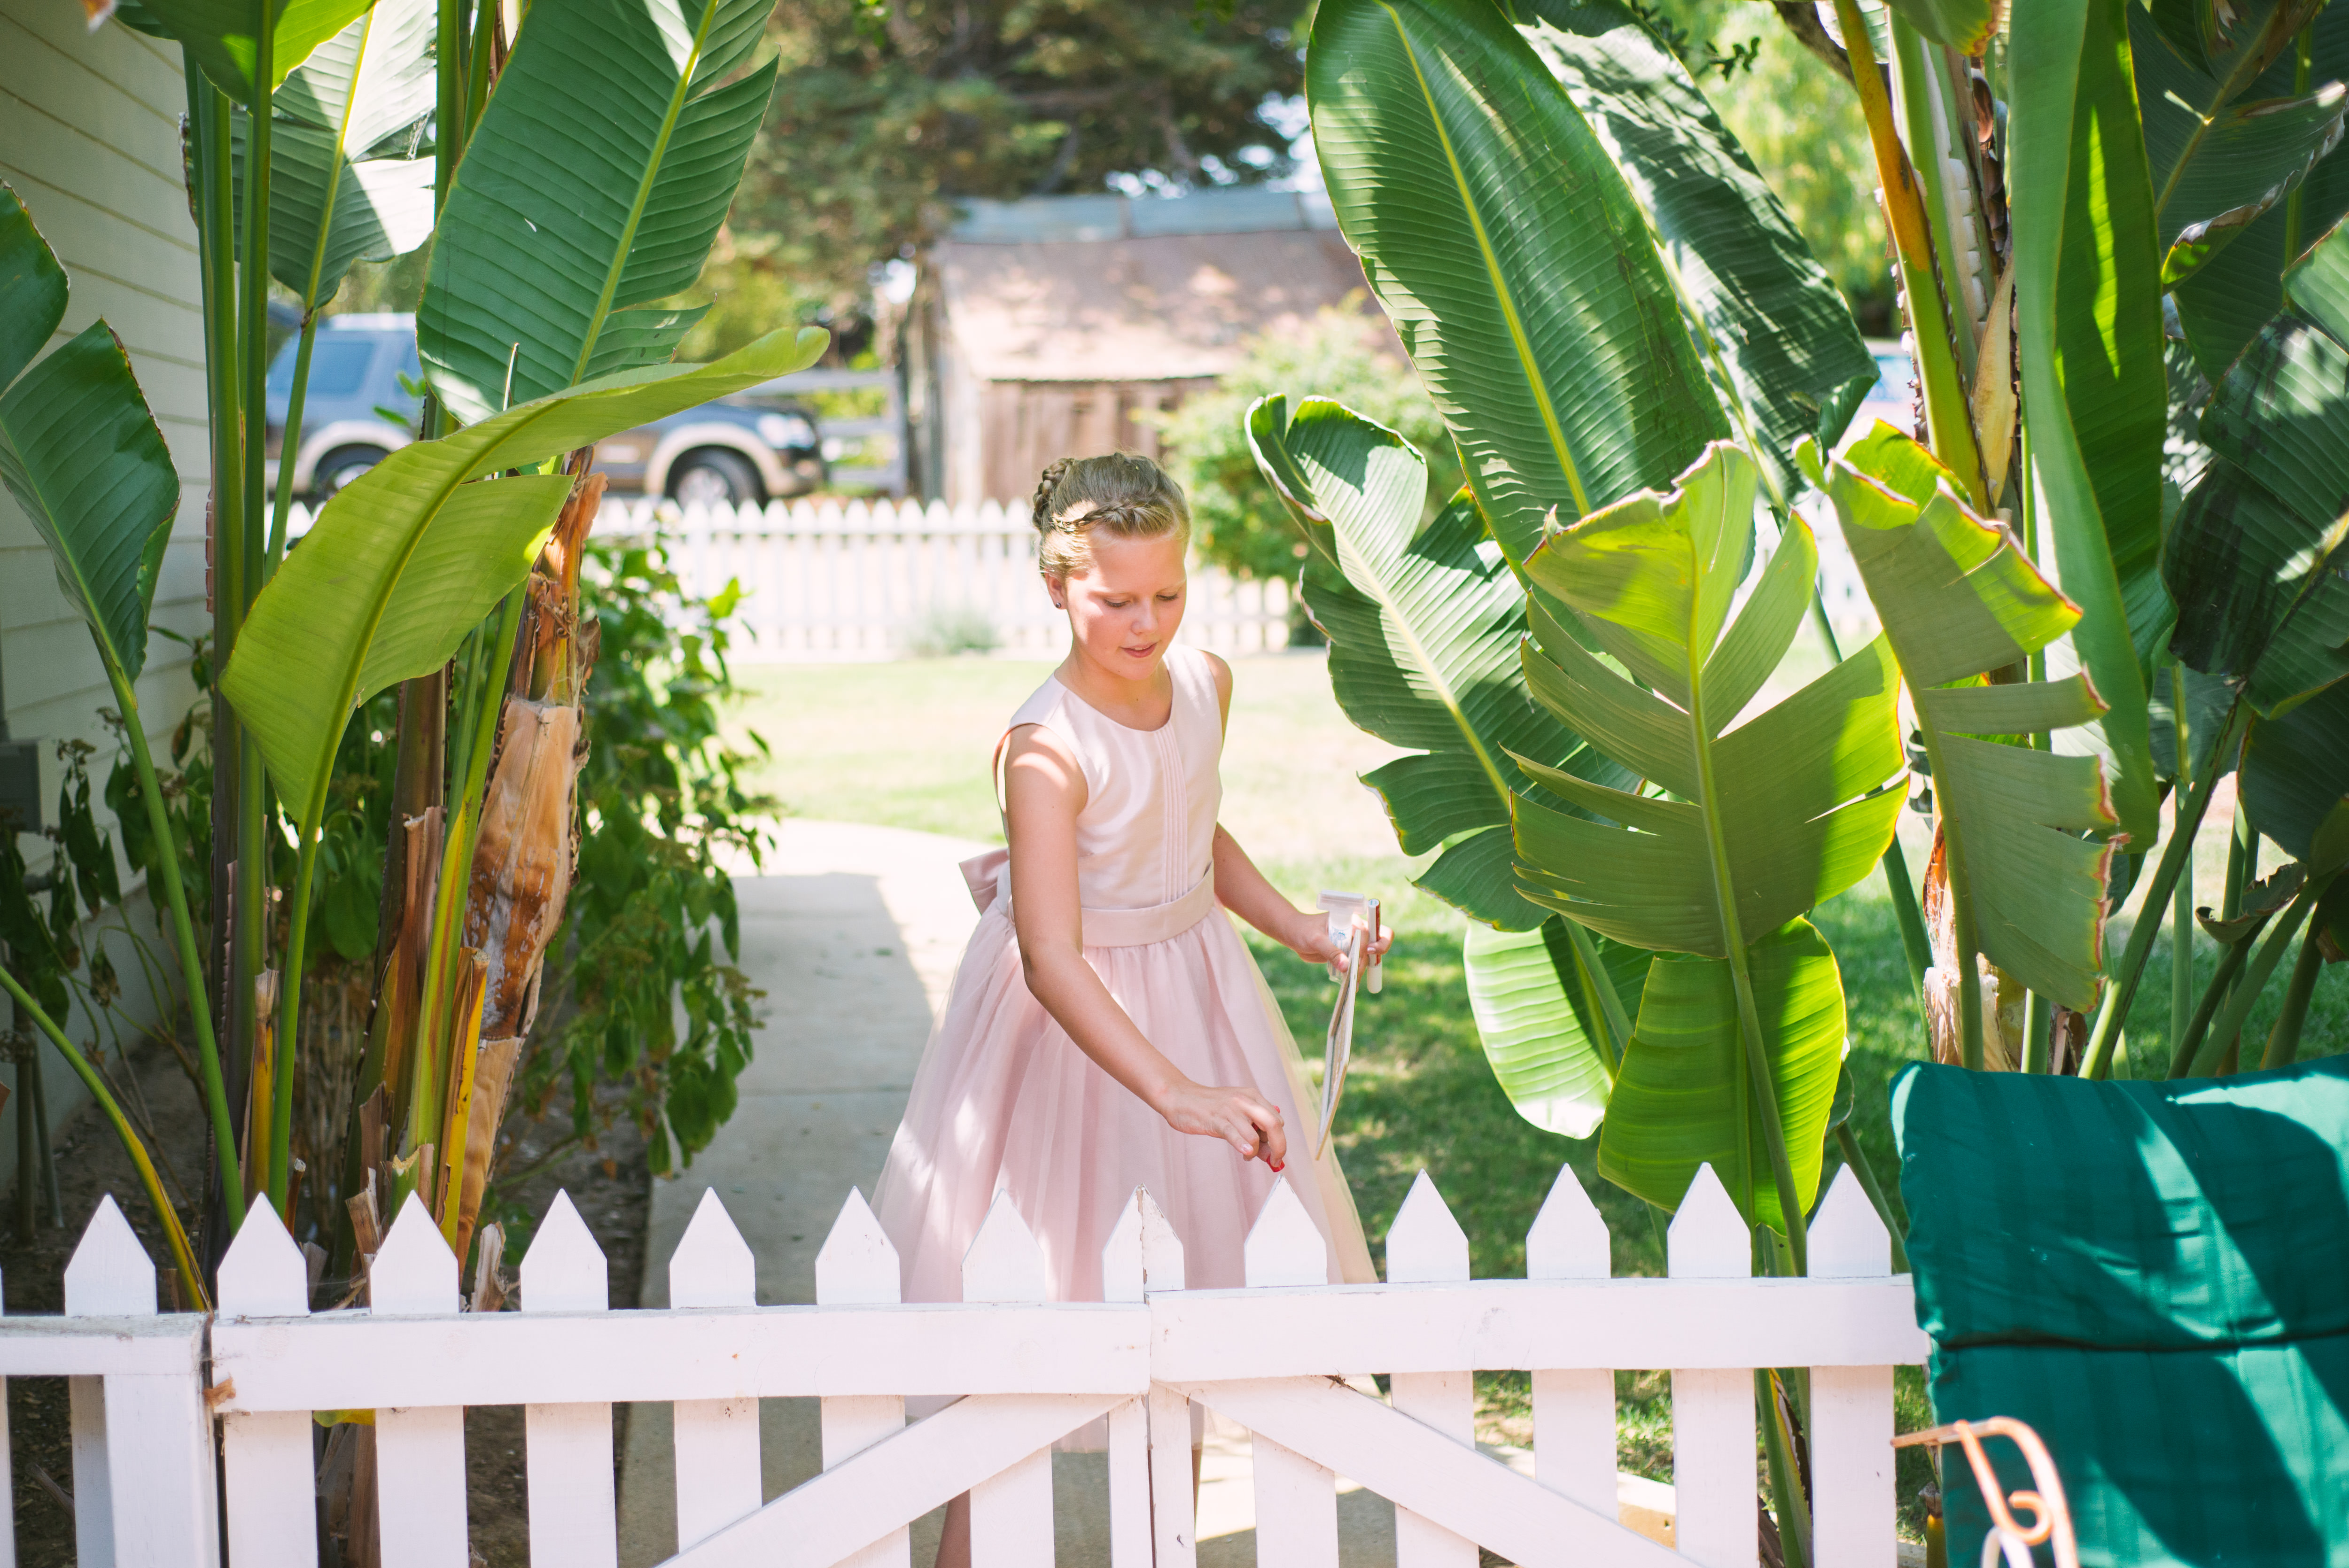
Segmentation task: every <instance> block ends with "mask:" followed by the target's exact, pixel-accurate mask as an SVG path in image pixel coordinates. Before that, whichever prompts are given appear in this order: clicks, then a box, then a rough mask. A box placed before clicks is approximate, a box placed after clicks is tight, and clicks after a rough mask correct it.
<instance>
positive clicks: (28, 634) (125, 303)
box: [0, 0, 210, 1184]
mask: <svg viewBox="0 0 2349 1568" xmlns="http://www.w3.org/2000/svg"><path fill="white" fill-rule="evenodd" d="M186 108H187V88H186V85H185V81H184V78H183V77H182V76H181V55H180V48H179V46H178V45H176V44H171V43H166V42H164V41H163V40H161V39H159V38H150V37H148V36H145V35H143V34H140V33H134V32H132V31H131V30H129V28H127V27H123V26H118V25H116V24H113V23H109V24H107V25H105V26H102V27H100V28H99V29H98V31H97V32H95V33H92V32H89V31H88V29H87V28H86V27H85V26H83V20H82V9H81V7H80V6H79V5H75V4H73V3H72V0H0V179H5V181H7V182H8V183H9V184H10V185H12V186H13V187H15V188H16V194H17V195H18V197H19V198H21V199H22V200H23V201H24V203H25V205H26V209H27V210H28V211H30V212H31V213H32V215H33V222H35V223H36V224H37V225H38V226H39V228H40V230H41V232H42V234H43V235H44V236H45V237H46V238H47V240H48V242H49V245H50V247H51V248H52V249H53V250H55V251H56V252H57V256H58V259H59V260H60V261H62V262H63V263H65V268H66V273H67V277H68V279H69V280H70V282H71V284H72V287H73V296H72V301H71V304H69V305H68V306H67V311H66V318H65V323H64V325H63V327H62V328H61V330H60V332H59V334H58V336H57V339H56V341H57V342H59V343H61V342H63V341H64V340H65V339H66V338H67V337H69V336H71V335H73V334H75V333H77V332H79V331H80V330H81V329H82V328H83V327H85V326H87V325H89V323H90V321H91V319H92V318H93V317H96V316H99V315H103V316H105V317H106V319H107V321H108V322H109V323H110V324H111V325H112V326H113V327H114V330H115V331H116V333H117V334H119V335H120V336H121V338H122V341H123V343H124V344H125V345H126V346H128V347H129V351H130V362H131V365H132V366H133V368H134V369H135V370H136V371H137V372H138V376H139V381H140V386H142V387H144V388H145V389H146V393H147V400H148V402H149V403H150V405H151V406H152V407H153V408H154V410H155V415H156V418H157V420H158V421H159V422H160V424H161V426H162V429H163V439H164V441H165V443H166V444H167V445H168V446H169V447H170V448H171V457H172V459H173V461H174V462H175V463H177V465H178V467H179V470H180V478H181V492H180V515H179V520H178V521H177V523H176V524H175V525H174V527H173V529H172V533H171V551H170V552H169V554H168V555H167V556H166V558H165V562H164V567H163V574H162V580H161V583H160V587H159V588H158V591H157V593H156V596H155V619H156V620H157V621H158V622H159V623H160V624H163V625H166V626H169V627H171V628H172V629H173V630H174V631H177V632H180V633H181V634H192V633H194V632H197V631H199V630H202V628H203V627H204V626H205V625H206V624H208V622H209V617H208V615H207V614H206V612H205V608H204V542H203V520H204V496H205V489H206V486H207V485H208V484H209V482H210V463H209V460H208V458H209V454H208V452H207V450H206V439H207V438H206V416H205V406H204V359H203V322H202V306H201V301H200V292H199V274H198V271H197V253H196V234H195V225H194V223H193V222H192V221H191V218H190V217H189V213H188V199H187V191H186V186H185V184H184V183H183V181H182V179H181V154H180V119H181V116H182V115H183V114H184V113H185V111H186ZM0 678H5V682H6V704H7V719H8V730H9V733H10V734H11V735H12V736H13V737H16V738H20V739H26V738H29V739H37V740H39V741H40V742H42V750H43V753H44V755H43V760H42V780H43V795H44V797H45V814H47V812H53V811H54V810H55V805H56V797H57V779H58V768H57V761H56V758H55V749H54V743H55V742H56V741H57V740H59V739H65V738H79V739H83V740H87V741H89V742H90V743H92V744H93V745H96V746H97V747H98V748H99V753H98V756H97V757H95V758H92V759H91V770H92V773H93V775H94V778H95V782H96V783H97V784H98V785H100V786H102V785H103V784H104V782H105V779H106V774H107V772H108V771H109V769H111V767H112V766H113V757H114V747H113V745H112V744H111V742H110V739H109V737H108V735H107V733H106V728H105V726H104V725H103V724H102V723H101V722H100V721H99V719H98V709H99V708H100V707H112V706H113V696H112V694H111V693H110V692H109V690H108V689H107V685H106V677H105V675H104V672H103V671H102V670H101V668H100V667H99V665H98V655H96V654H95V653H94V652H93V651H92V650H91V647H90V643H89V637H88V633H87V632H86V631H85V629H84V627H83V625H82V623H81V621H80V620H79V619H78V617H77V616H76V615H75V614H73V612H72V611H71V610H70V609H68V608H67V602H66V600H65V598H64V596H63V595H62V594H61V593H59V592H58V589H57V581H56V576H55V573H53V572H52V570H51V568H50V564H49V558H48V552H47V548H46V547H45V546H44V545H43V544H42V543H41V541H40V537H39V535H37V534H36V533H35V532H34V531H33V527H32V524H31V522H30V521H27V520H26V517H25V516H24V514H23V513H22V512H21V511H18V510H17V508H16V504H15V503H14V501H13V500H10V499H8V498H7V496H6V495H5V493H0ZM138 691H139V702H140V708H141V710H142V714H143V717H144V719H145V725H146V728H147V730H148V733H149V735H150V737H151V738H153V740H154V742H155V746H156V748H157V750H158V751H159V753H160V752H163V751H164V749H165V745H166V739H167V737H168V735H169V732H170V730H171V727H173V726H174V725H175V724H176V723H177V722H178V721H179V718H180V717H181V714H182V713H184V712H185V711H186V709H187V707H188V705H189V703H190V702H191V700H193V697H194V695H195V693H194V686H193V685H192V684H191V681H190V680H189V678H188V664H187V657H186V655H185V652H184V650H183V649H181V647H180V645H177V644H175V643H172V642H170V641H168V640H167V639H164V638H160V637H158V638H156V639H155V640H154V642H153V645H152V646H151V648H150V656H149V658H148V662H147V668H146V672H145V674H144V675H143V676H142V677H141V678H140V682H139V686H138ZM106 825H107V826H109V827H110V826H111V823H110V820H108V821H107V822H106ZM21 842H22V847H23V848H24V850H25V851H26V858H27V859H28V860H29V861H32V864H33V869H34V870H35V871H36V872H38V871H40V870H42V869H44V868H45V867H46V866H47V860H48V852H47V845H46V844H44V843H42V842H41V841H37V840H33V839H26V840H24V841H21ZM136 902H137V903H138V904H139V907H138V908H135V909H134V910H133V911H132V912H131V917H132V919H133V920H134V921H135V922H136V923H138V924H139V925H140V927H141V928H142V929H143V930H150V931H151V929H152V925H151V922H150V919H149V917H148V916H147V914H146V913H145V909H144V903H143V895H142V896H139V897H138V898H137V899H136ZM116 956H117V962H118V966H119V965H121V963H122V961H123V959H124V958H125V957H127V954H120V953H118V954H117V955H116ZM137 975H138V971H137V968H136V966H135V965H132V966H131V967H129V969H127V970H125V973H124V978H125V980H126V981H127V982H129V983H130V984H132V985H133V986H134V988H135V987H136V984H137ZM69 1029H70V1032H71V1033H73V1034H74V1035H75V1036H76V1037H77V1038H78V1039H86V1038H87V1037H88V1034H89V1026H88V1021H87V1020H83V1019H78V1020H77V1021H76V1023H75V1024H74V1025H72V1026H69ZM14 1079H15V1068H13V1067H9V1066H7V1065H5V1063H0V1082H7V1083H9V1084H10V1086H11V1088H12V1089H13V1088H14ZM44 1079H45V1083H46V1087H47V1091H48V1100H49V1109H50V1115H51V1119H52V1120H53V1121H55V1120H59V1119H63V1117H64V1116H65V1115H66V1114H67V1112H69V1111H70V1110H71V1109H73V1108H74V1107H75V1106H77V1105H78V1104H79V1103H81V1101H82V1099H84V1098H85V1096H84V1094H83V1091H82V1088H81V1086H80V1083H79V1082H78V1080H77V1079H76V1078H74V1077H73V1076H72V1074H71V1073H70V1072H69V1071H68V1070H67V1068H66V1067H65V1065H64V1063H63V1062H61V1061H59V1060H58V1059H57V1057H55V1056H54V1055H51V1056H49V1057H48V1058H47V1063H46V1066H45V1069H44ZM15 1172H16V1112H15V1108H14V1107H11V1108H9V1109H8V1110H7V1111H6V1112H5V1114H0V1184H6V1183H8V1182H11V1181H13V1180H14V1176H15Z"/></svg>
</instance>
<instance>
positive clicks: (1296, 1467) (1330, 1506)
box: [1240, 1176, 1338, 1568]
mask: <svg viewBox="0 0 2349 1568" xmlns="http://www.w3.org/2000/svg"><path fill="white" fill-rule="evenodd" d="M1328 1249H1329V1243H1327V1242H1325V1241H1324V1240H1322V1237H1321V1232H1320V1230H1319V1227H1317V1226H1316V1225H1315V1224H1314V1223H1313V1220H1312V1216H1310V1215H1309V1214H1308V1213H1306V1212H1305V1204H1304V1202H1302V1201H1301V1200H1299V1197H1298V1196H1297V1191H1296V1189H1294V1188H1292V1187H1291V1186H1290V1185H1289V1184H1288V1177H1286V1176H1284V1177H1282V1178H1281V1179H1280V1180H1279V1181H1277V1182H1275V1183H1274V1184H1273V1189H1272V1196H1271V1197H1270V1198H1268V1199H1267V1200H1266V1201H1265V1205H1264V1212H1262V1213H1259V1214H1258V1215H1257V1219H1256V1223H1255V1224H1254V1225H1253V1226H1251V1227H1250V1228H1249V1230H1248V1233H1247V1241H1246V1242H1245V1243H1242V1245H1241V1253H1240V1255H1241V1266H1242V1268H1243V1270H1244V1272H1245V1274H1246V1276H1247V1283H1248V1285H1249V1288H1251V1289H1256V1288H1261V1287H1267V1286H1277V1285H1313V1284H1328V1283H1329V1279H1330V1263H1329V1250H1328ZM1250 1448H1251V1451H1252V1454H1253V1457H1254V1460H1255V1467H1256V1551H1257V1561H1258V1562H1259V1563H1268V1564H1278V1568H1338V1476H1337V1472H1335V1471H1334V1470H1330V1469H1329V1468H1328V1467H1327V1466H1324V1465H1319V1464H1316V1463H1315V1462H1314V1461H1313V1460H1309V1459H1307V1458H1306V1457H1305V1456H1304V1455H1303V1454H1300V1453H1299V1452H1297V1451H1296V1450H1295V1449H1288V1448H1284V1447H1282V1446H1281V1445H1280V1444H1278V1443H1277V1442H1275V1441H1273V1440H1272V1439H1270V1438H1268V1437H1266V1436H1265V1435H1264V1434H1263V1433H1262V1432H1257V1433H1255V1434H1254V1435H1253V1437H1252V1438H1251V1439H1250Z"/></svg>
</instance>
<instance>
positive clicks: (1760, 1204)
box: [1599, 920, 1844, 1230]
mask: <svg viewBox="0 0 2349 1568" xmlns="http://www.w3.org/2000/svg"><path fill="white" fill-rule="evenodd" d="M1746 954H1747V961H1748V965H1749V969H1750V974H1751V977H1752V985H1753V990H1754V1007H1755V1011H1756V1013H1757V1015H1758V1016H1760V1018H1761V1022H1762V1038H1763V1043H1764V1055H1765V1057H1766V1059H1767V1061H1768V1063H1769V1071H1770V1085H1769V1092H1770V1093H1771V1095H1772V1096H1773V1097H1774V1098H1775V1101H1776V1103H1777V1105H1778V1108H1779V1115H1780V1117H1781V1119H1782V1121H1783V1125H1784V1126H1785V1138H1786V1152H1787V1156H1788V1163H1789V1164H1790V1165H1791V1166H1792V1168H1793V1171H1792V1173H1793V1176H1794V1181H1795V1205H1796V1207H1797V1208H1799V1209H1802V1210H1805V1211H1807V1210H1808V1209H1809V1208H1810V1206H1811V1202H1812V1201H1813V1200H1814V1199H1815V1198H1816V1197H1817V1196H1818V1190H1819V1163H1820V1157H1821V1155H1822V1152H1823V1149H1824V1144H1825V1141H1826V1131H1827V1120H1828V1117H1829V1114H1830V1112H1831V1111H1832V1109H1833V1107H1834V1104H1835V1098H1836V1078H1837V1073H1838V1072H1839V1071H1840V1069H1841V1068H1842V1065H1843V1047H1844V997H1843V975H1842V971H1841V970H1840V969H1838V968H1837V965H1836V960H1835V954H1833V953H1832V952H1830V951H1829V950H1828V948H1827V944H1826V938H1825V937H1823V936H1821V935H1820V934H1818V931H1817V929H1816V927H1814V926H1813V925H1812V924H1811V923H1810V922H1809V921H1807V920H1796V921H1792V922H1789V923H1787V924H1785V925H1784V926H1782V927H1780V928H1779V929H1777V930H1775V931H1772V932H1768V933H1765V934H1764V935H1763V936H1762V937H1761V939H1760V940H1759V941H1757V942H1755V943H1754V944H1752V945H1751V946H1750V947H1748V948H1747V950H1746ZM1735 989H1736V988H1735V984H1734V976H1733V975H1732V974H1731V973H1730V966H1729V965H1728V964H1727V963H1726V962H1724V961H1723V960H1721V959H1718V958H1684V957H1680V956H1667V955H1659V956H1658V957H1657V958H1656V959H1655V960H1654V961H1653V962H1652V963H1651V965H1649V966H1648V989H1647V994H1646V995H1645V996H1644V997H1643V998H1642V999H1641V1000H1640V1021H1639V1024H1638V1026H1637V1027H1636V1028H1635V1029H1634V1030H1633V1031H1632V1035H1631V1048H1630V1051H1628V1052H1626V1053H1625V1054H1624V1057H1623V1070H1622V1072H1621V1074H1620V1075H1619V1077H1618V1078H1616V1080H1615V1093H1614V1098H1613V1099H1611V1100H1610V1101H1609V1104H1608V1108H1607V1124H1606V1126H1605V1128H1604V1129H1602V1130H1601V1131H1600V1132H1599V1174H1600V1175H1602V1176H1604V1177H1606V1178H1607V1179H1608V1180H1609V1181H1613V1182H1615V1183H1616V1184H1617V1185H1618V1186H1620V1187H1624V1188H1627V1189H1629V1190H1630V1191H1633V1192H1636V1193H1638V1194H1639V1195H1640V1197H1642V1198H1645V1199H1647V1200H1648V1202H1651V1203H1654V1204H1657V1205H1658V1206H1660V1207H1662V1208H1666V1209H1677V1208H1678V1207H1680V1202H1681V1199H1682V1196H1684V1195H1685V1194H1686V1193H1687V1191H1688V1185H1689V1182H1690V1181H1692V1180H1694V1179H1695V1176H1696V1172H1697V1167H1699V1166H1700V1165H1706V1164H1710V1165H1711V1166H1712V1167H1713V1171H1714V1172H1715V1173H1716V1174H1718V1175H1719V1176H1720V1177H1721V1180H1722V1184H1723V1186H1725V1187H1727V1188H1728V1189H1729V1195H1730V1196H1731V1197H1732V1198H1733V1199H1735V1200H1737V1202H1738V1206H1739V1208H1740V1209H1741V1210H1743V1211H1744V1213H1745V1214H1746V1216H1747V1217H1748V1219H1749V1220H1750V1221H1752V1222H1754V1223H1756V1224H1765V1225H1772V1226H1775V1227H1776V1228H1777V1229H1779V1230H1785V1228H1786V1219H1785V1213H1784V1212H1783V1211H1782V1209H1781V1207H1780V1204H1779V1202H1778V1186H1777V1182H1776V1181H1775V1179H1774V1178H1773V1176H1772V1174H1771V1170H1770V1162H1769V1161H1768V1159H1767V1158H1765V1156H1764V1132H1763V1127H1762V1120H1761V1096H1760V1095H1759V1094H1758V1093H1756V1092H1755V1089H1756V1086H1755V1085H1754V1082H1753V1074H1752V1071H1751V1069H1750V1068H1749V1067H1748V1063H1747V1057H1746V1054H1745V1052H1744V1049H1743V1048H1742V1047H1741V1046H1740V1044H1739V1041H1738V1037H1737V1025H1736V1021H1735V1020H1736V1018H1737V1015H1738V1001H1737V997H1736V995H1735Z"/></svg>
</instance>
